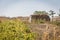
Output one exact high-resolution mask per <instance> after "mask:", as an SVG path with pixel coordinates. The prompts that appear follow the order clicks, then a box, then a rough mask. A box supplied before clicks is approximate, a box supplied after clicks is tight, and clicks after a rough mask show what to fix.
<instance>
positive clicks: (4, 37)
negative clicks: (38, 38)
mask: <svg viewBox="0 0 60 40" xmlns="http://www.w3.org/2000/svg"><path fill="white" fill-rule="evenodd" d="M0 40H35V33H32V32H31V31H30V28H29V27H27V25H26V24H24V23H23V22H21V21H19V20H7V21H4V22H0Z"/></svg>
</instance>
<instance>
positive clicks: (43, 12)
mask: <svg viewBox="0 0 60 40" xmlns="http://www.w3.org/2000/svg"><path fill="white" fill-rule="evenodd" d="M34 14H39V15H40V14H48V13H47V12H46V11H35V12H34Z"/></svg>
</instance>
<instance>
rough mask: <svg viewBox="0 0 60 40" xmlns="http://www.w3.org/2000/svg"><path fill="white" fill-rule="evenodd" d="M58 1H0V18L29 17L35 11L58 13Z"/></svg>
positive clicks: (59, 6) (59, 3) (59, 2)
mask: <svg viewBox="0 0 60 40" xmlns="http://www.w3.org/2000/svg"><path fill="white" fill-rule="evenodd" d="M59 8H60V0H0V15H1V16H10V17H14V16H29V15H31V14H33V12H34V11H36V10H46V11H49V10H54V11H55V12H58V10H59Z"/></svg>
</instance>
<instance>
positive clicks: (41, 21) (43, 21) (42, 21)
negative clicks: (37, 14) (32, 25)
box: [36, 19, 45, 24]
mask: <svg viewBox="0 0 60 40" xmlns="http://www.w3.org/2000/svg"><path fill="white" fill-rule="evenodd" d="M36 23H38V24H40V23H45V20H41V19H40V20H37V21H36Z"/></svg>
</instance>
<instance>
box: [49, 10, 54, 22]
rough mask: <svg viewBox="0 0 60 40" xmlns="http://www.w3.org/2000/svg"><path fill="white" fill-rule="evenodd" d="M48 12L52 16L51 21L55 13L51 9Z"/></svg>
mask: <svg viewBox="0 0 60 40" xmlns="http://www.w3.org/2000/svg"><path fill="white" fill-rule="evenodd" d="M49 12H50V14H49V15H50V16H51V17H52V22H53V17H54V14H55V13H54V11H52V10H50V11H49Z"/></svg>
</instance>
